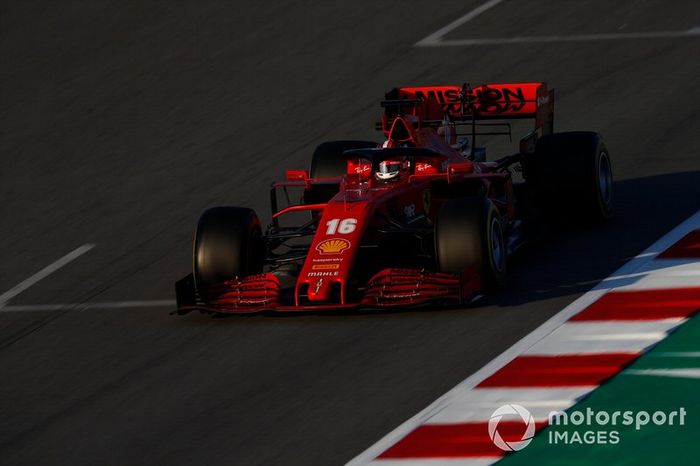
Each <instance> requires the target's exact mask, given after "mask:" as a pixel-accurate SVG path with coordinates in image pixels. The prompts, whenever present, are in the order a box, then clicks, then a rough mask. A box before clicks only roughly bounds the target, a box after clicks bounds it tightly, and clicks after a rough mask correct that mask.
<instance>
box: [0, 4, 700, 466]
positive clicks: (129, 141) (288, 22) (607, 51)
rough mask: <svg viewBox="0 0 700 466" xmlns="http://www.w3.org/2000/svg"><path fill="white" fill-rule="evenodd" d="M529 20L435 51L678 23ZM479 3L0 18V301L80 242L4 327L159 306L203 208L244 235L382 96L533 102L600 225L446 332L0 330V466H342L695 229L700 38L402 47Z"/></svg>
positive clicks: (361, 323) (247, 327)
mask: <svg viewBox="0 0 700 466" xmlns="http://www.w3.org/2000/svg"><path fill="white" fill-rule="evenodd" d="M59 3H60V4H59ZM315 3H317V4H315ZM549 3H550V2H544V1H533V2H508V1H506V2H503V3H502V4H500V5H498V6H497V7H495V8H493V9H492V10H490V11H489V12H487V13H484V14H483V15H482V16H480V17H479V18H476V19H475V20H473V21H472V22H470V23H468V24H467V25H465V26H464V27H461V28H458V29H456V30H455V31H453V32H451V33H450V37H452V38H459V37H465V38H468V37H489V36H516V35H517V36H522V35H542V34H565V33H569V32H571V33H577V34H578V33H587V32H594V33H597V32H611V31H612V32H615V31H618V30H632V31H649V30H676V29H678V30H685V29H688V28H692V27H695V26H697V25H699V24H700V5H699V4H698V3H697V2H695V1H685V2H673V3H672V4H669V3H668V2H660V1H656V2H653V1H646V2H643V1H631V2H625V4H624V5H617V3H616V6H614V7H612V6H610V5H608V4H609V2H601V1H592V2H588V3H586V4H582V3H581V2H577V1H576V2H575V1H565V2H556V4H551V5H550V4H549ZM478 4H479V2H445V1H436V2H428V3H426V2H420V3H418V2H416V3H415V4H413V3H411V2H398V1H396V2H367V3H366V4H362V5H360V4H357V3H353V2H340V1H336V0H330V1H327V2H308V4H306V5H304V4H299V3H296V2H289V1H278V2H247V3H243V2H218V1H199V2H194V1H191V2H186V1H175V2H117V1H107V0H105V1H99V2H80V1H63V2H49V1H30V0H17V1H6V2H3V5H2V6H0V56H1V57H2V66H0V99H1V100H0V125H1V126H0V157H2V161H1V162H2V170H1V171H0V177H1V180H0V181H1V182H0V193H1V194H0V195H1V200H2V203H1V205H2V207H1V213H2V227H1V228H0V257H1V258H2V262H1V265H0V271H1V273H0V292H5V291H6V290H9V289H10V288H12V287H13V286H15V285H16V284H17V283H19V282H20V281H22V280H24V279H25V278H27V277H29V276H31V275H32V274H34V273H35V272H37V271H38V270H40V269H42V268H43V267H45V266H46V265H48V264H50V263H51V262H53V261H55V260H56V259H58V258H59V257H61V256H63V255H64V254H66V253H68V252H70V251H72V250H73V249H75V248H77V247H79V246H80V245H83V244H86V243H95V244H96V247H95V248H94V249H92V250H91V251H89V252H87V253H86V254H84V255H83V256H82V257H80V258H78V259H76V260H75V261H73V262H71V263H70V264H68V265H66V266H65V267H63V268H61V269H60V270H58V271H57V272H55V273H54V274H52V275H50V276H49V277H47V278H45V279H43V280H41V281H40V282H38V283H37V284H35V285H34V286H32V287H30V288H29V289H27V290H26V291H24V292H23V293H21V294H19V295H18V296H17V297H15V298H14V299H13V300H12V301H11V303H10V304H12V305H21V304H27V305H30V304H52V303H66V302H68V303H84V302H102V301H124V300H153V299H172V298H173V282H174V281H175V280H176V279H178V278H180V277H181V276H183V275H184V274H186V273H187V272H188V270H189V268H190V247H191V245H190V242H191V236H192V230H193V227H194V224H195V222H196V219H197V217H198V215H199V213H200V212H201V211H202V210H203V209H205V208H206V207H208V206H213V205H227V204H233V205H245V206H251V207H254V208H256V209H257V210H258V212H261V215H262V216H263V217H264V218H269V214H268V213H267V208H268V206H267V186H268V183H269V182H270V181H272V180H273V179H275V178H280V177H281V176H282V175H283V168H295V167H297V168H304V167H305V166H307V164H308V161H309V157H310V153H311V151H312V150H313V147H314V146H315V145H316V144H317V143H319V142H321V141H323V140H329V139H336V138H358V139H360V138H362V139H364V138H376V137H377V136H378V135H377V134H375V133H374V131H373V123H374V121H375V120H376V119H377V117H378V114H379V108H378V106H377V103H378V100H379V99H380V98H381V97H382V93H383V92H384V91H385V90H387V89H389V88H391V87H393V86H396V85H402V84H430V83H437V84H442V83H450V84H452V83H455V84H459V83H461V82H463V81H465V80H468V81H470V82H472V83H475V84H476V83H483V82H493V81H495V82H507V81H510V80H513V81H521V80H526V81H529V80H545V81H548V82H549V83H550V85H551V86H553V87H555V88H556V92H557V94H556V106H555V111H556V120H555V125H556V129H558V130H560V131H561V130H574V129H590V130H596V131H600V132H601V133H603V135H604V137H605V138H606V141H607V144H608V147H609V149H610V151H611V154H612V156H613V163H614V167H613V168H614V172H615V177H616V183H615V203H616V212H615V218H614V220H613V221H612V222H611V223H610V225H609V226H608V227H605V228H591V229H585V230H575V229H573V230H569V231H561V230H556V231H551V232H550V233H549V234H548V235H546V236H545V239H544V241H543V244H540V245H539V246H538V247H536V248H531V249H529V250H526V251H524V252H523V253H522V254H521V255H520V256H518V257H516V258H515V260H514V261H513V263H512V264H511V271H510V272H511V274H510V279H509V283H508V287H507V291H506V292H504V293H503V294H502V295H499V296H496V297H493V298H490V299H489V300H488V301H487V302H485V303H482V304H480V305H477V306H473V307H469V308H464V309H453V310H441V311H440V310H430V311H425V310H424V311H408V312H399V313H379V314H363V315H352V314H350V315H333V316H323V315H311V316H301V317H269V316H256V317H250V318H229V319H212V318H210V317H207V316H202V315H196V314H190V315H188V316H186V317H174V316H170V315H168V311H169V310H170V309H169V308H164V307H144V308H130V309H115V308H105V309H90V310H84V311H80V310H60V311H25V312H0V374H1V377H2V380H1V383H0V463H2V464H3V465H21V464H27V465H36V464H72V465H79V464H90V465H95V464H101V465H111V464H114V465H124V464H173V465H174V464H178V465H191V464H227V465H230V464H300V465H306V464H319V465H329V464H341V463H344V462H346V461H348V460H350V459H351V458H352V457H354V456H355V455H357V454H359V453H360V452H361V451H363V450H364V449H365V448H367V447H368V446H370V445H371V444H372V443H374V442H375V441H376V440H378V439H379V438H380V437H381V436H382V435H384V434H386V433H387V432H388V431H390V430H392V429H393V428H394V427H396V426H397V425H398V424H400V423H401V422H403V421H404V420H405V419H407V418H408V417H410V416H411V415H413V414H415V413H416V412H417V411H419V410H420V409H421V408H423V407H425V406H426V405H427V404H429V403H430V402H432V401H433V400H435V399H436V398H437V397H438V396H440V395H441V394H442V393H444V392H445V391H447V390H448V389H449V388H451V387H452V386H454V385H455V384H456V383H457V382H459V381H460V380H462V379H464V378H465V377H466V376H468V375H469V374H471V373H472V372H474V371H475V370H477V369H478V368H480V367H481V366H483V365H484V364H485V363H487V362H488V361H489V360H490V359H492V358H493V357H494V356H496V355H497V354H499V353H500V352H502V351H503V350H504V349H506V348H507V347H509V346H510V345H511V344H512V343H514V342H515V341H517V340H518V339H519V338H521V337H522V336H524V335H525V334H527V333H528V332H530V331H531V330H532V329H534V328H535V327H537V326H538V325H539V324H540V323H542V322H543V321H544V320H545V319H547V318H548V317H549V316H551V315H553V314H554V313H556V312H557V311H558V310H560V309H561V308H562V307H564V306H565V305H566V304H568V303H569V302H571V301H572V300H574V299H575V298H576V297H577V296H578V295H580V294H581V293H582V292H584V291H586V290H588V289H589V288H591V287H592V286H593V285H594V284H595V283H596V282H597V281H598V280H600V279H601V278H603V277H605V276H607V275H608V274H609V273H610V272H612V271H613V270H614V269H616V268H617V267H619V266H620V265H621V264H622V263H624V262H625V261H626V260H628V259H629V258H630V257H632V256H634V255H635V254H636V253H638V252H639V251H641V250H642V249H644V248H645V247H646V246H648V245H649V244H650V243H652V242H653V241H654V240H655V239H656V238H658V237H660V236H662V235H663V234H664V233H665V232H667V231H668V230H670V229H671V228H672V227H673V226H674V225H676V224H678V223H679V222H681V221H682V220H683V219H685V218H686V217H687V216H689V215H690V214H692V213H694V212H695V211H696V210H697V209H698V205H699V204H700V202H699V200H700V155H699V154H700V136H699V134H700V133H698V121H700V105H699V104H700V68H699V63H700V53H699V52H698V51H699V50H700V39H698V38H697V37H681V38H668V39H663V38H661V39H659V38H657V39H630V40H615V41H582V42H568V43H565V42H562V43H547V44H510V45H499V46H475V47H444V48H440V47H438V48H415V47H413V46H412V45H413V44H414V43H415V42H417V41H418V40H420V39H422V38H423V37H425V36H427V35H428V34H431V33H432V32H434V31H435V30H437V29H439V28H440V27H442V26H444V25H445V24H447V23H449V22H450V21H451V20H453V19H454V18H456V17H458V16H461V15H463V14H464V13H466V12H467V11H469V10H470V9H472V8H474V7H475V6H477V5H478Z"/></svg>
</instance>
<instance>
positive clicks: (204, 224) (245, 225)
mask: <svg viewBox="0 0 700 466" xmlns="http://www.w3.org/2000/svg"><path fill="white" fill-rule="evenodd" d="M193 256H194V257H193V263H194V264H193V268H194V280H195V285H196V287H197V289H199V290H206V289H207V288H209V287H211V286H212V285H216V284H218V283H221V282H224V281H226V280H231V279H233V278H235V277H239V278H243V277H245V276H247V275H252V274H256V273H260V272H262V268H263V260H264V244H263V241H262V230H261V228H260V220H259V219H258V216H257V215H256V214H255V212H254V211H253V210H252V209H246V208H243V207H213V208H211V209H208V210H207V211H205V212H204V213H203V214H202V216H201V217H200V219H199V223H198V224H197V231H196V232H195V238H194V250H193Z"/></svg>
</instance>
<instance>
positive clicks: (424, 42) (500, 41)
mask: <svg viewBox="0 0 700 466" xmlns="http://www.w3.org/2000/svg"><path fill="white" fill-rule="evenodd" d="M502 1H503V0H490V1H488V2H486V3H483V4H481V5H479V6H478V7H476V8H474V9H473V10H471V11H470V12H468V13H467V14H465V15H464V16H460V17H459V18H457V19H456V20H454V21H452V22H451V23H449V24H448V25H446V26H444V27H442V28H440V29H438V30H437V31H435V32H434V33H432V34H430V35H429V36H427V37H425V38H423V39H421V40H419V41H418V42H416V43H415V44H413V46H414V47H466V46H470V45H504V44H537V43H546V42H584V41H601V40H630V39H672V38H679V37H693V36H700V26H696V27H693V28H690V29H688V30H685V31H650V32H613V33H607V34H572V35H554V36H530V37H527V36H525V37H490V38H477V39H451V40H450V39H448V40H443V37H445V36H446V35H447V34H449V33H450V32H452V31H454V30H455V29H457V28H458V27H460V26H463V25H464V24H466V23H467V22H469V21H471V20H473V19H474V18H476V17H477V16H479V15H481V14H482V13H484V12H485V11H487V10H490V9H491V8H493V7H495V6H496V5H498V4H499V3H501V2H502Z"/></svg>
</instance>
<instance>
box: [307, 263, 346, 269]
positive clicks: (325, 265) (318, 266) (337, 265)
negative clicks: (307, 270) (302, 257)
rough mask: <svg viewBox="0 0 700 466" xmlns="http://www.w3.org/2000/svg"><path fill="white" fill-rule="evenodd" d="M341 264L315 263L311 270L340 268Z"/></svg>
mask: <svg viewBox="0 0 700 466" xmlns="http://www.w3.org/2000/svg"><path fill="white" fill-rule="evenodd" d="M339 268H340V264H314V265H312V266H311V270H338V269H339Z"/></svg>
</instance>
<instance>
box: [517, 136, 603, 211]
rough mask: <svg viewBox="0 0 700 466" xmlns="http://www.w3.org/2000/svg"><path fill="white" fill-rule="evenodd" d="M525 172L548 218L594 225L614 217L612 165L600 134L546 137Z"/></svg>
mask: <svg viewBox="0 0 700 466" xmlns="http://www.w3.org/2000/svg"><path fill="white" fill-rule="evenodd" d="M524 168H525V177H526V182H527V185H528V186H529V187H530V190H531V192H532V194H533V195H534V200H535V203H536V205H537V208H538V209H539V210H544V211H546V212H547V214H548V215H550V216H551V215H554V216H556V217H560V218H561V217H565V218H573V219H583V220H584V221H587V222H593V223H596V222H604V221H606V220H608V219H609V218H610V217H611V216H612V165H611V162H610V155H609V153H608V150H607V148H606V147H605V144H604V143H603V140H602V138H601V137H600V135H599V134H598V133H594V132H588V131H579V132H566V133H556V134H550V135H547V136H543V137H542V138H540V139H539V140H538V141H537V146H536V147H535V152H534V154H531V155H529V156H527V158H526V160H525V166H524Z"/></svg>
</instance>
